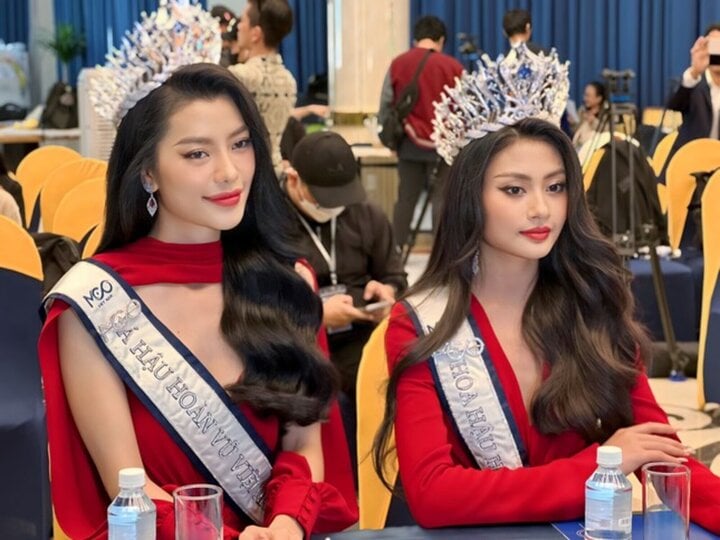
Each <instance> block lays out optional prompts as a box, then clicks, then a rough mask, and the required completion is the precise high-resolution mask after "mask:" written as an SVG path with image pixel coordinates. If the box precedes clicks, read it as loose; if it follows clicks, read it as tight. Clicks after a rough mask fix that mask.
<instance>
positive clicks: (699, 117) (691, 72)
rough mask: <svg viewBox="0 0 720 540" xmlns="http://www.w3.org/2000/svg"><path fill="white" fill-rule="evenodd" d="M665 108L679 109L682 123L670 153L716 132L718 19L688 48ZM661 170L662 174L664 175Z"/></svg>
mask: <svg viewBox="0 0 720 540" xmlns="http://www.w3.org/2000/svg"><path fill="white" fill-rule="evenodd" d="M668 108H669V109H672V110H674V111H680V112H681V113H682V119H683V121H682V125H681V126H680V129H679V132H678V137H677V139H676V140H675V144H674V145H673V148H672V150H671V151H670V156H669V157H668V159H667V161H666V162H665V163H666V165H665V166H666V167H667V163H670V159H671V158H672V156H673V155H674V154H675V152H676V151H677V150H678V148H680V147H681V146H682V145H684V144H685V143H687V142H690V141H692V140H695V139H701V138H704V137H710V138H711V139H717V138H719V136H720V127H719V124H720V22H716V23H713V24H711V25H710V26H708V28H707V29H706V30H705V34H704V35H702V36H700V37H699V38H697V40H696V41H695V43H694V44H693V46H692V48H691V49H690V67H688V68H687V69H686V70H685V72H684V73H683V75H682V79H681V83H680V86H679V87H678V89H677V91H676V92H675V93H674V94H673V96H672V97H671V98H670V101H669V102H668ZM664 174H665V173H664V171H663V177H664Z"/></svg>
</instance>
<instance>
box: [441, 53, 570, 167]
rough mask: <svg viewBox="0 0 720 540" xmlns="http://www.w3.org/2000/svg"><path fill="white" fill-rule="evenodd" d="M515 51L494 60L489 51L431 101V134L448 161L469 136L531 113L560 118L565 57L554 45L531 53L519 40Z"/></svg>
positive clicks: (565, 88)
mask: <svg viewBox="0 0 720 540" xmlns="http://www.w3.org/2000/svg"><path fill="white" fill-rule="evenodd" d="M514 51H515V54H514V55H513V56H510V55H508V56H507V57H504V56H503V55H500V56H499V57H498V59H497V62H493V61H492V60H491V59H490V57H489V56H488V55H487V54H484V55H483V56H482V60H478V63H477V64H478V70H477V71H475V72H473V73H468V72H467V71H463V73H462V75H461V76H460V77H456V78H455V86H454V87H453V88H449V87H447V86H446V87H445V90H444V92H443V93H442V94H441V95H440V100H439V101H436V102H435V103H434V105H435V118H434V119H433V121H432V124H433V128H434V129H433V133H432V136H431V139H432V140H433V141H434V142H435V145H436V147H437V153H438V154H439V155H440V156H441V157H442V158H443V159H444V160H445V161H446V162H447V163H448V164H452V162H453V160H454V159H455V156H457V154H458V153H459V152H460V150H461V149H462V148H463V147H464V146H465V145H466V144H467V143H469V142H470V141H471V140H473V139H479V138H481V137H484V136H485V135H487V134H488V133H490V132H492V131H497V130H498V129H500V128H502V127H504V126H510V125H513V124H515V123H516V122H518V121H519V120H522V119H523V118H528V117H535V118H542V119H545V120H549V121H552V122H554V123H556V124H559V123H560V117H561V116H562V113H563V111H564V110H565V105H566V104H567V98H568V91H569V88H570V83H569V80H568V67H569V65H570V63H569V62H565V63H562V64H561V63H560V61H559V59H558V55H557V52H556V51H555V49H552V51H550V54H548V55H545V54H543V53H538V54H535V53H533V52H531V51H530V50H528V48H527V47H526V46H525V45H524V44H521V45H520V46H518V47H517V48H516V49H514Z"/></svg>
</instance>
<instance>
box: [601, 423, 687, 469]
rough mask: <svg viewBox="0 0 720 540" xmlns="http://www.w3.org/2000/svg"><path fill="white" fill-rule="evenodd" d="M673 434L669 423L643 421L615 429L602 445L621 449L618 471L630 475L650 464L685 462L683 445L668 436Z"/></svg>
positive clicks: (685, 453) (685, 449)
mask: <svg viewBox="0 0 720 540" xmlns="http://www.w3.org/2000/svg"><path fill="white" fill-rule="evenodd" d="M676 431H677V430H676V429H675V428H674V427H672V426H671V425H669V424H663V423H661V422H645V423H644V424H637V425H635V426H630V427H626V428H621V429H618V430H617V431H616V432H615V433H614V434H613V435H612V437H610V438H609V439H608V440H607V441H605V445H609V446H618V447H620V448H621V449H622V458H623V460H622V465H621V466H620V468H621V469H622V472H623V473H625V474H630V473H632V472H633V471H636V470H637V469H639V468H640V467H642V466H643V465H645V464H646V463H650V462H651V461H667V462H669V463H685V462H686V461H687V456H688V455H689V454H690V452H689V451H688V449H687V448H686V447H685V446H684V445H683V443H681V442H680V441H677V440H675V439H671V438H670V437H669V436H670V435H675V432H676Z"/></svg>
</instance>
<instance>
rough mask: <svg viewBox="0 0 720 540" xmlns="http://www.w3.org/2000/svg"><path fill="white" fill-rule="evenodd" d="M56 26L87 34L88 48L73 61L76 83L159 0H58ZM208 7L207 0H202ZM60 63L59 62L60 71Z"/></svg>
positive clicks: (72, 77)
mask: <svg viewBox="0 0 720 540" xmlns="http://www.w3.org/2000/svg"><path fill="white" fill-rule="evenodd" d="M54 2H55V25H56V26H57V25H60V24H63V23H69V24H72V25H73V26H74V27H75V28H76V29H77V30H78V31H80V32H82V33H83V34H84V36H85V41H86V44H87V48H86V49H85V53H84V54H83V55H82V57H79V58H77V59H75V60H74V61H73V62H72V63H71V64H70V73H69V79H70V81H72V82H73V83H76V81H77V76H78V73H79V72H80V70H81V69H82V68H83V67H91V66H95V65H97V64H103V63H104V62H105V55H106V54H107V52H108V44H110V46H112V47H117V46H118V45H119V44H120V41H121V39H122V36H123V35H124V34H125V31H126V30H129V29H130V28H131V27H132V25H133V24H134V23H135V21H137V20H139V19H140V13H141V12H142V11H146V12H147V13H150V12H152V11H155V10H156V9H157V6H158V3H159V2H158V0H102V1H97V0H54ZM200 3H201V4H202V5H203V6H207V2H206V0H202V1H201V2H200ZM59 73H60V66H59V65H58V74H59Z"/></svg>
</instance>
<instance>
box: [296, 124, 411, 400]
mask: <svg viewBox="0 0 720 540" xmlns="http://www.w3.org/2000/svg"><path fill="white" fill-rule="evenodd" d="M291 165H292V167H291V168H289V169H288V170H287V177H286V180H285V190H286V192H287V195H288V197H289V199H290V200H291V201H292V203H293V206H294V207H295V210H296V213H297V218H298V220H297V221H298V224H297V225H298V231H299V237H298V243H299V245H298V246H297V247H298V250H299V254H300V255H301V256H303V257H305V258H307V260H308V261H309V262H310V264H311V265H312V267H313V268H314V269H315V271H316V273H317V279H318V284H319V286H320V296H321V297H322V298H323V305H324V314H323V323H324V324H325V326H326V328H327V329H328V340H329V344H330V357H331V359H332V361H333V363H334V364H335V365H336V366H337V368H338V370H339V371H340V375H341V377H342V387H343V391H344V392H345V393H346V394H347V395H348V397H349V398H350V399H351V400H352V402H353V403H354V396H355V379H356V376H357V367H358V363H359V362H360V356H361V354H362V348H363V346H364V345H365V342H366V341H367V340H368V338H369V337H370V334H371V333H372V331H373V329H374V328H375V325H376V324H377V323H378V322H379V321H380V320H381V319H382V318H383V317H384V316H385V315H387V313H388V312H389V311H390V306H392V304H393V303H394V301H395V297H396V295H397V294H398V293H401V292H403V291H404V290H405V288H406V287H407V274H406V273H405V271H404V269H403V264H402V260H401V258H400V254H399V252H398V250H397V248H396V246H395V240H394V238H393V233H392V226H391V225H390V222H389V221H388V218H387V216H386V215H385V214H384V213H383V211H382V210H381V209H380V208H379V207H378V206H376V205H374V204H372V203H370V202H367V201H366V200H365V199H366V197H365V190H364V188H363V186H362V183H361V182H360V176H359V172H358V166H357V162H356V161H355V156H353V153H352V149H351V148H350V146H349V145H348V144H347V142H345V140H344V139H343V138H342V137H341V136H340V135H338V134H337V133H332V132H328V131H323V132H318V133H313V134H311V135H307V136H306V137H304V138H303V139H301V140H300V142H299V143H298V144H297V145H296V146H295V148H294V150H293V153H292V157H291Z"/></svg>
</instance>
